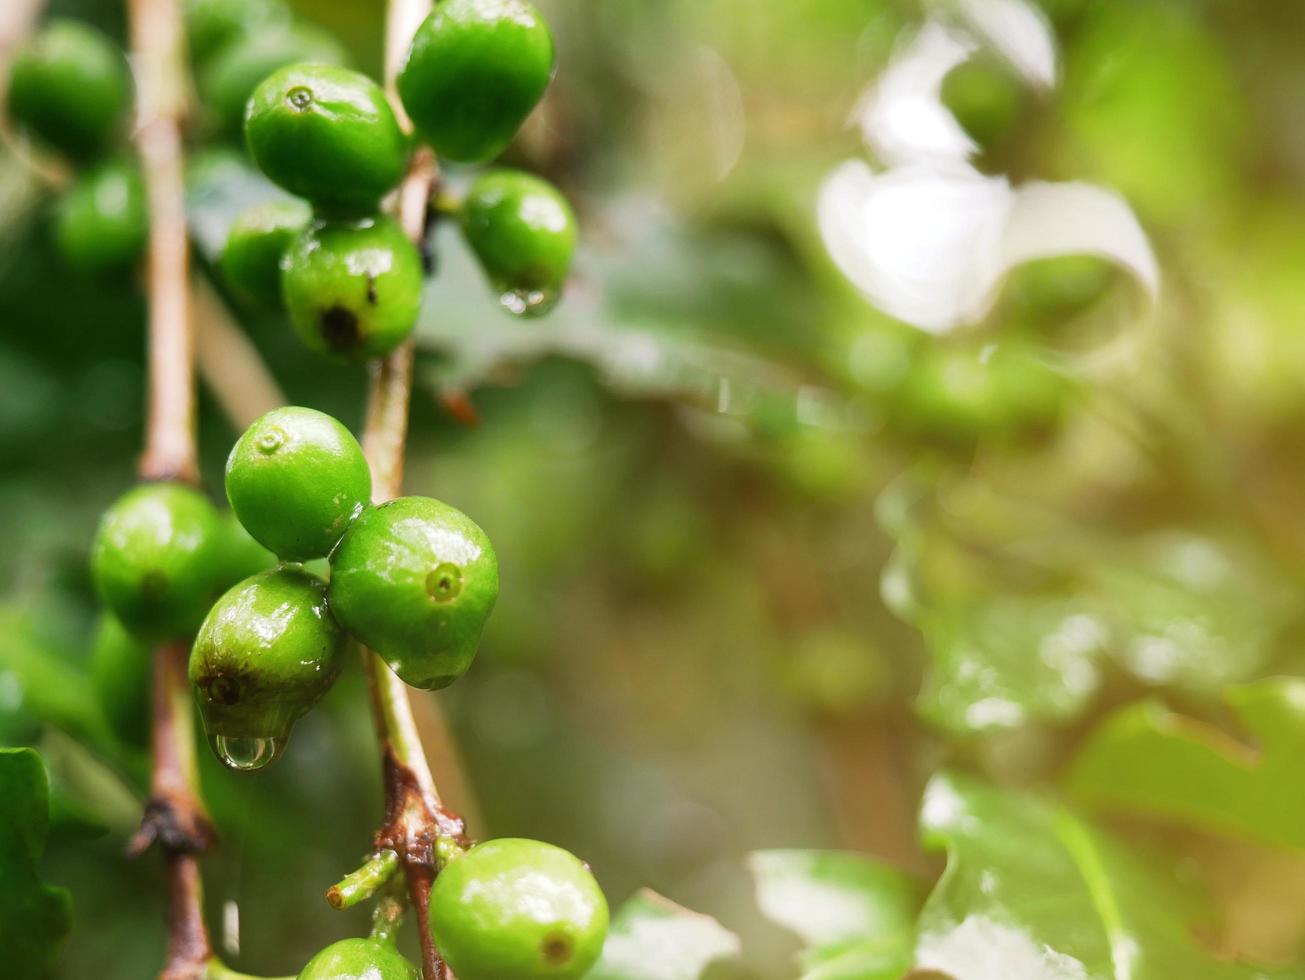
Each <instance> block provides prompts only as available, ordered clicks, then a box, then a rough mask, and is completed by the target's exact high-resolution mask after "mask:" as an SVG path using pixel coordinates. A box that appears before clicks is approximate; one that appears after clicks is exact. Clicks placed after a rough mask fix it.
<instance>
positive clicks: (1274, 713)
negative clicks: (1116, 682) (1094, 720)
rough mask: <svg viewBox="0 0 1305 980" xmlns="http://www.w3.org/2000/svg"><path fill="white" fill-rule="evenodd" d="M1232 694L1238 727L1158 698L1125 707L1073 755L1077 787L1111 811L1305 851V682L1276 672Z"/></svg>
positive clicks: (1092, 801)
mask: <svg viewBox="0 0 1305 980" xmlns="http://www.w3.org/2000/svg"><path fill="white" fill-rule="evenodd" d="M1225 697H1226V700H1227V702H1228V706H1229V708H1230V709H1231V710H1232V712H1233V713H1234V715H1235V716H1236V717H1237V719H1238V721H1239V722H1240V726H1241V729H1242V731H1241V732H1238V733H1236V734H1234V733H1231V732H1229V731H1227V730H1225V729H1224V728H1221V727H1218V726H1216V725H1213V724H1210V723H1208V722H1204V721H1200V720H1198V719H1195V718H1191V717H1187V716H1184V715H1182V714H1179V713H1177V712H1175V711H1172V710H1171V709H1169V708H1167V707H1165V706H1164V705H1163V704H1161V703H1159V702H1157V701H1145V702H1142V703H1139V704H1132V705H1129V706H1128V707H1126V708H1123V709H1121V710H1120V711H1118V712H1116V713H1115V714H1114V715H1112V716H1111V717H1110V718H1109V719H1107V720H1106V721H1105V723H1104V724H1102V725H1101V727H1100V728H1098V729H1097V731H1096V732H1095V733H1094V734H1093V735H1092V737H1091V738H1090V739H1089V740H1088V742H1087V744H1086V746H1084V748H1083V750H1082V752H1081V753H1080V754H1079V756H1078V758H1077V759H1076V760H1075V762H1074V765H1073V767H1072V768H1071V770H1070V773H1069V779H1068V786H1069V788H1070V790H1071V791H1072V792H1073V793H1074V794H1075V795H1076V796H1077V797H1079V798H1080V799H1082V800H1084V801H1085V802H1087V803H1088V804H1090V805H1092V806H1097V807H1102V808H1105V809H1108V810H1111V811H1114V812H1122V813H1130V814H1140V815H1145V816H1153V817H1161V818H1164V819H1168V820H1173V821H1176V822H1179V823H1184V824H1188V825H1190V826H1194V827H1198V828H1200V829H1202V830H1207V831H1214V832H1218V833H1225V834H1233V835H1236V836H1240V837H1246V838H1250V839H1253V840H1257V841H1261V842H1263V843H1266V844H1273V845H1278V846H1282V847H1293V848H1305V796H1303V795H1302V794H1301V792H1300V760H1301V758H1302V756H1303V755H1305V681H1301V680H1298V679H1296V678H1285V677H1284V678H1272V679H1269V680H1264V681H1259V682H1257V683H1254V684H1248V685H1245V686H1243V687H1235V688H1231V689H1229V690H1228V692H1227V694H1226V695H1225Z"/></svg>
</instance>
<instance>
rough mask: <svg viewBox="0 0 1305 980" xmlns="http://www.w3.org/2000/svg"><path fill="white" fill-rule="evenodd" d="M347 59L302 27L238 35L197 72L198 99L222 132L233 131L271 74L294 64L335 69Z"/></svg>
mask: <svg viewBox="0 0 1305 980" xmlns="http://www.w3.org/2000/svg"><path fill="white" fill-rule="evenodd" d="M348 60H349V59H348V57H347V56H346V55H345V53H344V49H343V48H341V47H340V45H339V44H338V43H337V42H336V40H335V38H333V37H332V36H331V35H330V34H328V33H326V32H325V31H322V30H318V29H317V28H315V27H308V26H305V25H303V24H290V25H287V26H284V27H273V28H270V29H268V30H265V31H258V32H255V33H252V34H242V35H241V36H240V37H239V38H237V39H236V40H235V41H233V42H232V43H231V44H228V45H226V46H225V47H223V48H221V49H220V50H219V51H218V52H217V54H215V55H214V56H213V58H212V60H211V61H209V63H208V64H207V65H205V66H204V68H203V69H202V70H201V71H200V73H199V78H198V79H197V85H198V88H199V94H200V100H201V102H202V104H203V105H204V106H205V107H206V108H208V109H209V111H210V112H211V113H212V114H213V116H214V117H215V118H216V120H217V122H218V124H219V125H220V126H221V127H222V129H223V130H225V131H226V132H229V133H239V132H240V127H241V126H242V125H243V124H244V120H245V107H246V105H247V104H248V102H249V99H250V96H252V95H253V94H254V90H255V89H256V88H258V85H259V83H260V82H261V81H262V80H263V79H265V78H267V76H268V75H270V74H272V72H274V71H276V70H277V69H278V68H284V67H285V66H286V65H293V64H296V63H298V62H314V63H318V64H326V65H339V64H344V63H345V62H347V61H348Z"/></svg>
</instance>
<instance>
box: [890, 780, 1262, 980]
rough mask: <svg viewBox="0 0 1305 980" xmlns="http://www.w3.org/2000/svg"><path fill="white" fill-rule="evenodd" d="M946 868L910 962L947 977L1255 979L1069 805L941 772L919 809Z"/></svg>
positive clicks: (1186, 894)
mask: <svg viewBox="0 0 1305 980" xmlns="http://www.w3.org/2000/svg"><path fill="white" fill-rule="evenodd" d="M921 832H922V835H923V841H924V844H925V846H926V847H927V848H930V849H934V850H943V851H946V853H947V868H946V870H945V871H944V873H943V876H942V878H941V879H940V880H939V882H938V885H937V887H936V888H935V889H934V892H933V894H932V895H931V896H930V897H929V900H928V901H927V902H926V904H925V907H924V911H923V913H922V914H921V916H920V937H919V942H918V945H917V947H916V967H917V969H920V970H932V971H935V972H937V973H938V974H941V975H942V976H947V977H952V978H955V980H1176V978H1178V977H1182V978H1184V980H1254V978H1257V977H1263V976H1266V974H1265V973H1263V972H1262V971H1257V970H1255V969H1252V968H1250V967H1246V966H1241V965H1238V964H1234V963H1229V962H1224V961H1221V960H1219V959H1217V958H1215V957H1214V956H1212V955H1211V954H1210V953H1208V952H1207V951H1206V950H1205V949H1204V948H1202V946H1201V945H1200V943H1199V942H1198V941H1197V940H1196V939H1195V938H1194V933H1193V927H1194V926H1195V925H1198V924H1201V923H1202V922H1204V921H1206V916H1207V909H1206V908H1205V907H1204V905H1203V903H1202V902H1201V900H1200V898H1199V896H1198V894H1197V892H1196V891H1195V890H1194V889H1193V887H1192V885H1191V883H1190V882H1180V881H1178V880H1177V879H1176V878H1175V877H1173V876H1172V875H1170V874H1167V873H1165V872H1162V871H1159V870H1155V869H1152V868H1151V867H1149V866H1145V865H1143V864H1142V863H1140V860H1139V859H1138V858H1137V857H1135V856H1134V855H1133V854H1131V853H1130V852H1128V851H1126V850H1125V849H1124V848H1123V846H1122V845H1121V844H1119V843H1118V842H1116V841H1114V840H1113V839H1111V838H1109V837H1107V836H1106V835H1105V834H1104V833H1102V832H1101V831H1100V830H1098V829H1097V828H1095V827H1094V826H1092V825H1091V824H1089V823H1088V822H1087V821H1085V820H1084V819H1083V818H1082V817H1080V816H1078V815H1077V814H1075V813H1074V812H1072V811H1071V810H1069V809H1067V808H1065V807H1063V806H1060V805H1057V804H1056V803H1054V802H1052V801H1049V800H1046V799H1043V798H1040V797H1037V796H1034V795H1029V794H1017V793H1014V792H1008V791H1004V790H1001V789H997V788H995V787H993V786H991V785H988V784H986V783H984V782H982V781H980V780H978V779H975V778H973V777H968V776H960V775H954V774H948V773H943V774H941V775H938V776H935V777H934V778H933V780H931V781H930V783H929V785H928V787H927V789H926V791H925V796H924V804H923V809H922V813H921Z"/></svg>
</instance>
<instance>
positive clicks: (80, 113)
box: [9, 20, 149, 276]
mask: <svg viewBox="0 0 1305 980" xmlns="http://www.w3.org/2000/svg"><path fill="white" fill-rule="evenodd" d="M131 98H132V87H131V76H130V73H129V72H128V71H127V62H126V59H124V58H123V56H122V52H121V51H119V50H118V49H117V48H116V47H114V45H113V43H112V42H111V41H110V40H109V39H108V38H107V37H105V36H104V35H103V34H101V33H100V32H99V31H96V30H95V29H94V28H91V27H88V26H86V25H84V24H80V23H77V22H76V21H70V20H52V21H50V22H49V23H48V24H46V25H45V27H44V28H43V29H42V30H41V31H40V33H39V34H37V35H36V36H35V37H34V38H33V39H32V40H31V42H30V43H29V44H27V45H26V46H25V47H24V48H23V49H22V50H21V51H19V52H18V54H17V55H16V56H15V57H14V61H13V69H12V72H11V73H10V76H9V117H10V119H11V120H12V121H13V124H14V126H15V128H16V129H17V130H18V131H19V132H21V133H23V134H24V135H26V136H27V137H28V138H30V139H31V141H32V143H33V144H35V145H36V146H38V147H40V148H41V149H43V150H47V151H53V152H55V153H57V154H59V155H60V156H62V157H63V158H64V159H65V160H66V161H67V162H68V163H70V164H72V166H73V167H74V168H75V169H76V176H75V178H74V180H73V182H72V184H71V185H70V186H69V187H68V188H67V189H65V190H64V191H63V192H62V194H61V196H60V198H59V201H58V203H57V205H56V211H55V220H54V240H55V245H56V246H57V248H58V250H59V253H60V254H61V255H62V256H63V258H64V259H65V261H66V262H67V263H68V265H69V266H70V267H71V268H73V269H74V270H76V271H78V272H80V273H81V274H83V275H87V276H95V275H108V274H112V273H116V272H120V271H122V270H124V269H128V268H130V267H131V266H132V265H133V264H134V263H135V262H136V261H137V259H139V257H140V255H141V253H142V252H143V251H144V248H145V242H146V238H147V235H148V232H147V228H148V224H149V222H148V220H147V217H146V204H145V189H144V186H143V184H142V181H141V177H140V171H139V168H137V166H136V165H135V163H134V161H133V160H132V159H131V156H130V154H129V153H127V152H126V151H125V150H124V147H123V143H124V140H123V136H124V133H125V130H126V122H127V119H128V116H129V115H130V113H131Z"/></svg>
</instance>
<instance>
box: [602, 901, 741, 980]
mask: <svg viewBox="0 0 1305 980" xmlns="http://www.w3.org/2000/svg"><path fill="white" fill-rule="evenodd" d="M738 954H739V940H738V937H737V936H735V935H734V934H733V933H732V932H730V931H729V930H727V929H726V928H725V927H724V926H722V925H721V924H720V923H719V922H717V921H716V920H715V919H713V918H711V917H710V916H706V915H700V914H699V913H697V912H691V911H689V910H688V909H686V908H681V907H680V906H678V905H676V904H675V903H674V902H671V901H669V900H667V899H665V898H662V896H660V895H658V894H657V893H655V892H652V891H649V890H647V889H644V890H643V891H640V892H639V893H638V894H636V895H635V896H634V897H633V898H631V899H630V900H629V901H628V902H626V903H625V904H624V905H623V906H621V910H620V911H619V912H618V913H617V914H616V917H615V918H614V919H613V920H612V927H611V929H610V930H609V932H608V933H607V942H606V943H605V944H604V946H603V955H602V958H601V959H600V960H599V961H598V965H597V966H595V967H594V968H593V970H592V971H591V972H589V973H588V974H586V980H698V978H699V977H701V976H703V974H704V973H705V971H706V970H707V968H708V967H710V966H711V965H712V964H713V963H718V962H720V961H721V960H726V959H731V958H733V957H735V956H737V955H738Z"/></svg>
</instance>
